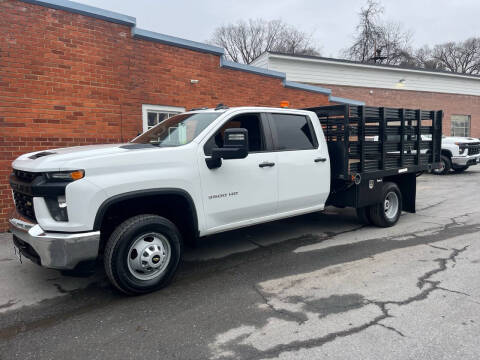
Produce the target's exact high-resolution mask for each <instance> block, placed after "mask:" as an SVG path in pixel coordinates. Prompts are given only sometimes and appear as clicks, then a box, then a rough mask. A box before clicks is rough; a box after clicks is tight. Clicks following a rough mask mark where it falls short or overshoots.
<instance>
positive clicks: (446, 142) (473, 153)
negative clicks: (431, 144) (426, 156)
mask: <svg viewBox="0 0 480 360" xmlns="http://www.w3.org/2000/svg"><path fill="white" fill-rule="evenodd" d="M479 162H480V140H479V139H474V138H471V137H457V136H443V137H442V154H441V157H440V167H439V168H438V169H434V170H432V172H433V173H434V174H436V175H445V174H448V173H449V172H450V170H452V169H453V171H455V172H462V171H465V170H467V169H468V168H469V167H470V166H473V165H477V164H478V163H479Z"/></svg>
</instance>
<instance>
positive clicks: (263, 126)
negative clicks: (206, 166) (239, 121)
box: [203, 111, 274, 156]
mask: <svg viewBox="0 0 480 360" xmlns="http://www.w3.org/2000/svg"><path fill="white" fill-rule="evenodd" d="M248 114H256V115H258V117H259V119H260V131H261V132H262V134H261V135H262V138H263V141H264V143H265V150H262V151H248V153H249V154H260V153H268V152H274V148H273V137H272V131H271V128H270V123H269V121H268V117H267V114H266V113H264V112H258V111H246V112H240V113H234V114H232V115H231V116H229V117H228V118H226V119H224V120H222V122H221V123H220V124H219V125H218V126H217V127H216V128H215V131H214V132H213V134H212V135H210V136H208V138H207V140H206V141H205V142H204V143H203V153H204V155H205V156H212V155H211V154H207V151H206V149H205V147H206V146H207V145H208V144H209V142H210V140H211V139H212V138H214V137H215V136H216V135H217V134H218V132H219V131H220V130H221V129H222V128H223V126H224V125H225V124H226V123H227V122H229V121H231V120H235V118H236V117H238V116H243V115H248Z"/></svg>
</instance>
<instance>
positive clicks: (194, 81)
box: [190, 79, 198, 84]
mask: <svg viewBox="0 0 480 360" xmlns="http://www.w3.org/2000/svg"><path fill="white" fill-rule="evenodd" d="M190 84H198V80H197V79H191V80H190Z"/></svg>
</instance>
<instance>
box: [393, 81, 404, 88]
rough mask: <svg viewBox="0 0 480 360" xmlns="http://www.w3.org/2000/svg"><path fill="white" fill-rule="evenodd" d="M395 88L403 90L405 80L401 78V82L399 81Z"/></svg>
mask: <svg viewBox="0 0 480 360" xmlns="http://www.w3.org/2000/svg"><path fill="white" fill-rule="evenodd" d="M395 87H396V88H397V89H402V88H404V87H405V79H404V78H401V79H400V80H398V82H397V83H396V84H395Z"/></svg>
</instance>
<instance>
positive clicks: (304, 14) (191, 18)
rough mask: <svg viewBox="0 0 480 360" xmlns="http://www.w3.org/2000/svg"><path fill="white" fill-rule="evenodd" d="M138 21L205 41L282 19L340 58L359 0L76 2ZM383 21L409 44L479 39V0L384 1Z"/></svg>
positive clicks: (145, 26) (323, 51)
mask: <svg viewBox="0 0 480 360" xmlns="http://www.w3.org/2000/svg"><path fill="white" fill-rule="evenodd" d="M77 1H78V2H81V3H84V4H88V5H92V6H97V7H100V8H103V9H108V10H112V11H116V12H119V13H122V14H125V15H130V16H134V17H136V18H137V26H138V27H139V28H142V29H146V30H151V31H155V32H159V33H164V34H168V35H173V36H178V37H182V38H186V39H189V40H195V41H201V42H204V41H206V40H208V39H209V38H210V36H211V34H212V32H213V30H214V29H215V28H216V27H217V26H220V25H223V24H228V23H231V22H235V21H237V20H240V19H249V18H264V19H282V20H284V21H285V22H287V23H290V24H292V25H294V26H295V27H297V28H299V29H301V30H303V31H305V32H307V33H309V34H312V37H313V39H314V41H315V43H316V44H317V45H318V46H319V47H320V49H321V54H322V55H323V56H331V57H338V55H339V50H341V49H343V48H345V47H347V46H348V45H349V44H350V43H351V41H352V34H353V33H354V31H355V25H356V24H357V22H358V12H359V10H360V7H361V6H363V5H364V4H365V2H366V1H359V0H333V1H326V0H238V1H233V0H201V1H200V0H190V1H186V0H173V1H172V0H169V1H167V0H77ZM382 4H383V6H384V8H385V13H384V17H385V19H386V20H392V21H398V22H401V23H403V25H404V27H405V29H408V30H411V31H412V33H413V38H412V40H413V45H414V46H422V45H424V44H430V45H431V44H435V43H441V42H446V41H451V40H463V39H466V38H468V37H471V36H480V24H479V22H480V19H479V18H480V1H479V0H455V1H452V0H383V1H382Z"/></svg>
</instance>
